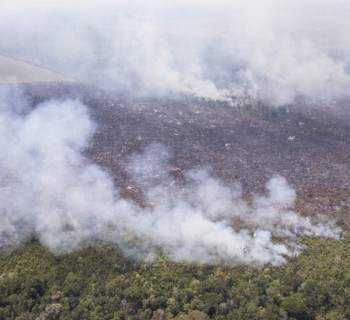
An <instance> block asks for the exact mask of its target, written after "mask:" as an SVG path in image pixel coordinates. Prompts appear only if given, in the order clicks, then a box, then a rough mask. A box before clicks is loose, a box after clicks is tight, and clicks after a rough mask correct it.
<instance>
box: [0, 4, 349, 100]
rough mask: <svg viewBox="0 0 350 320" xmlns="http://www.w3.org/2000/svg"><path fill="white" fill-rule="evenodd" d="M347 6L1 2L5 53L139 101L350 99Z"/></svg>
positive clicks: (0, 47)
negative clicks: (187, 97)
mask: <svg viewBox="0 0 350 320" xmlns="http://www.w3.org/2000/svg"><path fill="white" fill-rule="evenodd" d="M349 10H350V4H349V2H348V1H344V0H334V1H325V0H310V1H307V2H305V1H302V0H281V1H277V0H266V1H259V0H235V1H224V0H216V1H214V0H204V1H198V0H176V1H175V0H163V1H157V0H151V1H142V0H132V1H130V0H129V1H124V0H119V1H108V0H100V1H92V0H90V1H77V0H75V1H74V0H73V1H67V0H63V1H60V2H59V3H57V4H56V3H55V4H54V3H53V2H52V1H48V0H46V1H45V0H33V1H30V2H28V1H25V0H11V1H10V0H4V1H1V4H0V30H1V31H0V32H1V44H0V53H3V54H8V55H11V56H16V57H18V58H20V59H23V60H25V61H28V62H31V63H34V64H38V65H42V66H47V67H49V68H52V69H54V70H56V71H61V72H63V73H66V74H67V75H69V76H71V77H73V78H75V79H77V80H78V81H83V82H91V83H93V84H97V85H100V86H104V87H108V88H112V89H115V90H123V91H129V92H131V93H132V94H134V95H167V94H170V93H171V94H185V95H194V96H197V97H201V98H205V99H213V100H221V101H226V102H228V103H231V104H246V103H250V104H251V103H254V102H255V101H256V100H260V99H262V100H264V101H265V102H269V103H272V104H275V105H280V104H288V103H291V102H293V100H294V99H295V98H296V97H300V96H301V97H306V98H308V99H313V100H316V101H328V102H329V101H331V100H332V99H334V98H342V97H344V96H348V95H349V93H348V90H347V88H348V86H349V83H350V77H349V70H350V69H349V66H350V60H349V51H350V41H349V37H348V36H347V30H349V27H350V25H349V24H350V22H349V21H350V20H349V18H348V16H349V15H348V12H349Z"/></svg>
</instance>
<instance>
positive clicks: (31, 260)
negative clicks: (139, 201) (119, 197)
mask: <svg viewBox="0 0 350 320" xmlns="http://www.w3.org/2000/svg"><path fill="white" fill-rule="evenodd" d="M303 242H304V244H305V246H306V249H305V250H304V251H303V253H302V254H301V255H300V256H299V257H294V258H290V259H289V260H290V261H289V262H288V263H287V264H286V265H284V266H281V267H272V266H268V265H267V266H264V267H253V266H251V267H249V266H223V265H221V266H208V265H186V264H179V263H174V262H170V261H168V260H166V259H164V257H159V258H158V259H157V260H156V261H154V262H153V263H150V262H135V261H130V260H129V259H127V258H126V257H125V256H123V255H122V253H121V252H120V251H119V250H118V249H117V248H115V247H114V246H112V245H108V244H96V245H94V246H90V247H87V248H84V249H80V250H78V251H75V252H73V253H70V254H65V255H59V256H57V255H54V254H52V253H50V252H49V251H47V250H46V249H45V248H44V247H43V246H41V245H40V244H39V243H38V242H36V241H31V242H27V243H24V244H21V245H20V246H17V247H16V248H2V249H1V251H0V319H17V320H20V319H38V320H43V319H52V320H54V319H94V320H97V319H111V320H117V319H154V320H161V319H178V320H180V319H181V320H188V319H192V320H201V319H249V320H253V319H270V320H273V319H276V320H277V319H297V320H299V319H305V320H309V319H310V320H311V319H317V320H321V319H328V320H340V319H348V318H350V268H349V266H350V245H349V244H350V243H349V242H350V238H349V237H347V238H345V239H343V240H329V239H328V240H325V239H319V238H305V239H303Z"/></svg>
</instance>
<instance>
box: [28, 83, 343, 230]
mask: <svg viewBox="0 0 350 320" xmlns="http://www.w3.org/2000/svg"><path fill="white" fill-rule="evenodd" d="M25 91H26V93H27V95H28V96H30V98H31V101H32V103H33V106H34V105H36V104H37V103H38V102H41V101H44V100H47V99H50V98H55V99H59V100H60V99H65V98H76V99H79V100H81V101H82V102H83V103H84V104H86V105H87V106H88V107H89V110H90V113H91V116H92V118H93V119H94V121H95V122H96V123H97V125H98V128H97V131H96V133H95V135H94V137H93V140H92V143H91V144H90V145H89V147H88V148H87V149H86V150H85V155H86V156H87V157H88V158H89V159H91V160H92V161H93V162H94V163H96V164H98V165H100V166H102V167H103V168H105V170H107V171H108V173H109V174H110V176H111V177H112V178H113V180H114V183H115V185H116V186H117V187H118V188H120V190H121V192H122V194H123V195H124V196H125V197H131V198H133V199H139V200H140V199H141V195H140V194H139V191H138V190H139V189H138V187H137V186H136V185H134V184H133V182H132V181H130V180H129V178H128V175H127V174H126V168H125V166H126V163H127V162H128V160H129V159H130V156H131V155H133V154H134V153H135V152H142V150H143V149H144V148H145V147H146V146H148V145H150V144H151V143H154V142H157V143H161V144H163V145H165V146H167V147H169V148H170V150H171V152H172V156H171V161H170V163H169V164H168V171H169V173H170V174H171V176H172V177H173V182H172V183H177V184H180V185H181V184H182V183H183V173H184V172H185V171H187V170H190V169H193V168H196V167H205V168H210V172H211V174H212V175H213V176H214V177H218V178H220V179H221V180H223V181H225V183H228V184H231V183H235V182H237V181H239V182H241V183H242V185H243V188H244V190H245V196H246V197H247V198H248V199H249V197H251V196H252V195H253V194H254V193H260V192H264V185H265V182H266V180H268V179H269V178H270V177H271V176H273V175H275V174H279V175H281V176H284V177H285V178H286V179H287V181H288V182H289V183H290V184H291V185H292V186H293V187H294V188H295V189H296V191H297V203H296V209H297V210H298V211H299V212H301V213H303V214H307V215H310V214H311V215H317V214H327V216H330V217H333V218H336V219H338V220H339V221H340V222H341V223H343V224H346V225H348V224H349V223H350V217H349V214H348V213H349V210H350V161H349V159H350V126H349V125H348V123H349V120H350V115H349V113H347V112H346V110H347V109H349V108H348V104H349V102H347V101H338V102H334V105H330V104H328V105H325V106H321V107H320V106H319V105H317V106H316V105H312V104H310V103H306V102H305V101H299V102H296V103H295V104H294V105H290V106H288V107H279V108H275V107H267V106H264V105H261V106H257V107H254V108H253V107H251V106H246V107H241V108H232V107H229V106H226V105H224V104H218V103H215V102H208V101H200V100H192V99H185V98H182V99H179V98H177V99H162V98H159V99H147V98H143V99H141V98H131V97H126V96H123V95H122V94H118V93H111V92H106V91H102V90H100V89H98V88H95V87H91V86H85V85H78V84H35V85H26V86H25ZM140 201H142V200H140Z"/></svg>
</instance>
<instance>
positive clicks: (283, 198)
mask: <svg viewBox="0 0 350 320" xmlns="http://www.w3.org/2000/svg"><path fill="white" fill-rule="evenodd" d="M15 96H16V95H15V94H14V92H13V90H6V89H3V90H2V92H1V97H2V99H1V101H2V103H1V114H0V123H1V126H0V128H1V132H0V137H1V140H0V143H1V147H2V152H1V156H0V169H1V170H0V172H1V176H0V181H1V183H2V188H1V191H0V211H1V216H2V222H1V229H0V235H1V238H0V239H1V244H2V245H6V244H11V243H16V242H18V241H20V240H23V239H26V238H27V237H30V236H35V237H38V238H39V239H40V241H41V242H43V243H44V244H45V245H47V246H48V247H49V248H51V249H53V250H59V251H67V250H68V251H69V250H73V249H74V248H77V247H79V246H80V245H82V244H84V243H85V244H86V243H90V242H91V241H94V240H107V241H112V242H115V243H117V244H119V245H120V246H121V247H122V248H124V249H125V250H126V251H127V252H129V253H130V254H132V255H137V256H143V257H145V256H148V257H150V255H152V252H155V251H154V250H156V248H159V247H161V248H164V250H165V252H166V253H167V254H168V255H169V257H171V258H172V259H174V260H176V261H205V262H210V263H215V262H218V261H227V262H242V263H252V262H255V263H259V264H261V263H267V262H271V263H273V264H280V263H283V262H284V257H283V256H284V255H291V254H297V253H298V251H299V249H300V248H299V246H298V245H297V242H296V240H297V237H298V236H299V235H316V234H318V235H322V236H330V237H334V236H336V235H337V233H336V232H335V231H333V227H332V225H331V224H329V223H328V224H327V225H322V224H318V223H315V224H313V223H311V222H310V221H309V220H308V219H306V218H303V217H301V216H300V215H299V214H297V213H296V212H293V211H292V210H291V208H292V207H293V205H294V200H295V197H296V194H295V191H294V190H293V188H291V187H290V186H289V185H288V183H287V182H286V180H285V179H284V178H283V177H280V176H274V177H272V178H271V179H270V180H269V181H268V182H267V184H266V188H267V190H268V195H267V196H256V197H255V199H254V200H252V201H250V202H247V201H245V200H244V199H243V198H242V190H241V187H240V186H239V185H238V184H237V185H234V186H226V185H225V184H223V182H221V181H220V180H218V179H216V178H213V177H211V176H210V174H209V173H208V172H207V171H205V170H203V169H196V170H192V171H189V172H187V173H186V180H187V184H186V186H185V188H184V187H183V186H182V187H181V186H179V185H177V184H174V183H173V181H172V176H171V174H169V171H168V167H169V160H170V156H171V153H170V150H168V149H167V148H166V147H165V146H163V145H161V144H152V145H150V146H148V147H147V148H146V150H144V152H143V153H142V154H134V156H132V157H131V158H130V159H129V164H128V166H127V171H128V173H129V175H130V178H131V179H132V181H134V182H135V185H138V186H139V187H140V188H141V189H142V192H143V194H144V198H145V199H144V205H142V206H141V205H140V204H139V203H136V202H133V201H131V200H127V199H124V198H123V197H121V195H120V193H119V192H118V190H116V189H115V188H114V185H113V182H112V180H111V179H110V178H109V177H108V175H107V174H106V172H104V171H103V170H102V169H101V168H99V167H98V166H97V165H95V164H92V163H90V162H89V161H88V160H86V159H85V158H84V157H83V156H82V154H81V151H82V150H83V149H84V148H86V147H87V145H88V143H89V140H90V138H91V137H92V135H93V133H94V130H95V125H94V124H93V123H92V121H91V120H90V118H89V115H88V112H87V108H86V107H85V106H84V105H83V104H81V103H80V102H77V101H72V100H68V101H64V102H58V101H54V100H53V101H46V102H44V103H42V104H40V105H38V106H37V107H36V108H35V109H34V110H31V111H30V110H29V109H28V108H27V106H26V103H25V99H24V98H23V97H22V98H21V97H19V98H18V99H14V97H15ZM17 96H18V94H17ZM274 236H278V237H283V238H284V242H283V243H278V242H276V241H273V240H272V237H274ZM137 239H139V240H137ZM141 239H142V240H141ZM140 240H141V241H140ZM135 248H138V249H137V250H136V249H135Z"/></svg>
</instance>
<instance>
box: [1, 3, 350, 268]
mask: <svg viewBox="0 0 350 320" xmlns="http://www.w3.org/2000/svg"><path fill="white" fill-rule="evenodd" d="M226 2H228V1H220V0H219V1H204V2H202V1H201V2H200V1H150V2H143V1H128V2H126V1H125V2H124V1H117V2H115V1H114V2H113V1H111V2H108V1H105V0H103V1H98V2H97V1H96V2H92V1H91V2H83V1H81V2H77V1H71V2H69V3H68V2H66V1H63V2H60V3H59V4H51V3H49V2H45V1H34V2H31V4H28V3H26V2H24V1H11V2H6V1H5V2H4V4H1V6H0V8H1V10H0V30H1V39H2V40H1V44H0V51H1V52H2V53H4V54H5V55H10V56H14V57H17V58H18V59H22V60H24V61H27V62H30V63H33V64H37V65H40V66H45V67H48V68H50V69H52V70H55V71H59V72H62V73H64V74H66V75H67V76H69V77H72V78H74V79H76V80H77V81H79V82H86V83H91V84H94V85H96V86H100V87H103V88H108V89H113V90H116V91H122V92H128V93H129V94H132V95H138V96H143V95H144V96H162V97H167V96H174V95H178V94H180V95H190V96H195V97H199V98H204V99H208V100H219V101H226V102H227V103H229V104H231V105H233V106H234V105H237V104H239V105H241V104H245V103H252V101H257V100H264V101H265V102H266V103H271V104H274V105H280V104H288V103H291V102H292V101H293V100H294V99H295V98H297V97H299V96H303V97H305V98H308V99H311V100H316V101H317V100H329V99H334V98H343V97H345V96H346V95H347V92H346V88H347V87H348V85H349V83H350V81H349V80H350V77H349V63H350V61H349V60H348V58H347V56H348V55H347V53H348V52H349V49H350V43H349V42H348V41H349V40H348V39H346V38H345V36H344V38H343V35H342V33H341V30H343V29H345V28H347V27H349V25H348V24H349V22H348V21H346V19H345V18H347V17H346V14H345V13H344V12H345V11H346V10H345V9H349V5H348V4H347V3H346V1H340V0H339V1H336V2H334V1H333V2H329V1H328V2H325V1H309V2H308V3H307V4H305V2H302V1H272V0H270V1H263V2H262V1H233V3H232V4H230V5H228V4H226ZM328 3H329V4H328ZM335 4H336V5H335ZM343 9H344V10H343ZM311 18H312V19H311ZM326 31H327V32H328V33H329V38H327V39H326V40H323V39H325V38H324V36H325V32H326ZM13 90H14V91H13ZM95 129H96V125H95V124H94V123H93V122H92V120H91V119H90V117H89V113H88V109H87V108H86V106H84V105H83V104H82V103H81V102H79V101H75V100H66V101H56V100H49V101H46V102H43V103H41V104H39V105H37V106H36V107H35V108H31V106H30V105H29V103H28V102H27V100H26V98H25V97H24V96H23V95H22V94H21V92H20V90H16V89H13V87H8V86H6V85H5V86H1V92H0V146H1V154H0V214H1V224H0V245H7V244H12V243H16V242H18V241H21V240H23V239H26V238H27V237H31V236H35V237H38V238H39V239H40V241H41V242H42V243H44V244H45V245H46V246H48V247H49V248H51V249H52V250H58V251H67V250H68V251H69V250H73V249H75V248H77V247H79V246H80V245H83V244H86V243H90V242H91V241H94V240H107V241H112V242H114V243H117V244H118V245H120V246H121V247H122V248H124V250H125V251H126V252H128V253H129V254H131V255H136V256H142V257H151V256H152V254H153V253H154V252H156V250H157V249H158V248H163V249H164V250H165V252H166V254H167V255H168V256H169V257H170V258H171V259H173V260H175V261H200V262H208V263H217V262H221V261H225V262H238V263H257V264H264V263H268V262H271V263H272V264H274V265H279V264H282V263H283V262H285V256H288V255H294V254H298V252H299V250H300V249H301V247H300V246H299V245H298V242H297V240H298V237H299V236H301V235H321V236H325V237H337V232H336V231H335V228H334V226H333V224H332V223H331V222H325V221H312V219H310V220H309V219H307V218H305V217H302V216H301V215H300V214H298V213H297V212H295V211H293V206H294V201H295V199H296V192H295V191H294V190H293V188H292V187H291V186H290V185H289V184H288V182H287V181H286V180H285V179H284V178H283V177H281V176H278V175H275V176H272V177H271V179H270V180H268V181H267V182H266V190H267V195H265V196H262V195H261V196H259V195H255V197H254V199H252V200H250V201H248V200H245V199H244V197H243V190H242V187H241V186H240V185H239V183H238V182H237V184H236V185H233V186H228V185H225V184H224V182H222V181H220V180H219V179H217V178H215V177H213V176H211V175H210V170H204V169H201V168H199V169H198V168H194V169H193V170H190V171H188V172H186V174H185V177H186V186H185V187H183V186H179V185H178V184H176V183H173V179H172V176H171V173H169V170H168V167H169V163H170V162H169V161H170V159H171V150H170V149H168V148H167V147H165V146H164V145H162V144H157V143H154V144H151V145H149V146H148V147H147V148H146V149H145V150H144V152H143V153H141V154H137V153H135V154H134V156H133V157H131V158H130V159H129V162H128V166H127V168H126V169H127V172H128V175H129V177H130V179H132V180H133V181H134V182H135V185H137V186H138V187H139V188H140V189H141V191H142V194H143V197H144V199H143V200H144V203H143V204H140V203H138V202H135V201H132V200H131V199H126V198H123V197H122V196H121V193H120V191H119V190H118V189H116V188H115V186H114V184H113V181H112V179H111V178H110V177H109V176H108V174H107V173H106V172H105V171H104V170H103V169H102V168H100V167H99V166H98V165H96V164H93V163H91V162H89V161H88V160H87V159H86V158H85V157H84V156H83V155H82V151H83V150H84V149H85V148H86V147H87V146H88V144H89V142H90V140H91V138H92V136H93V134H94V132H95ZM117 187H118V186H117ZM141 239H142V240H141ZM277 239H283V240H281V241H278V240H277ZM136 248H137V249H136Z"/></svg>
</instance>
